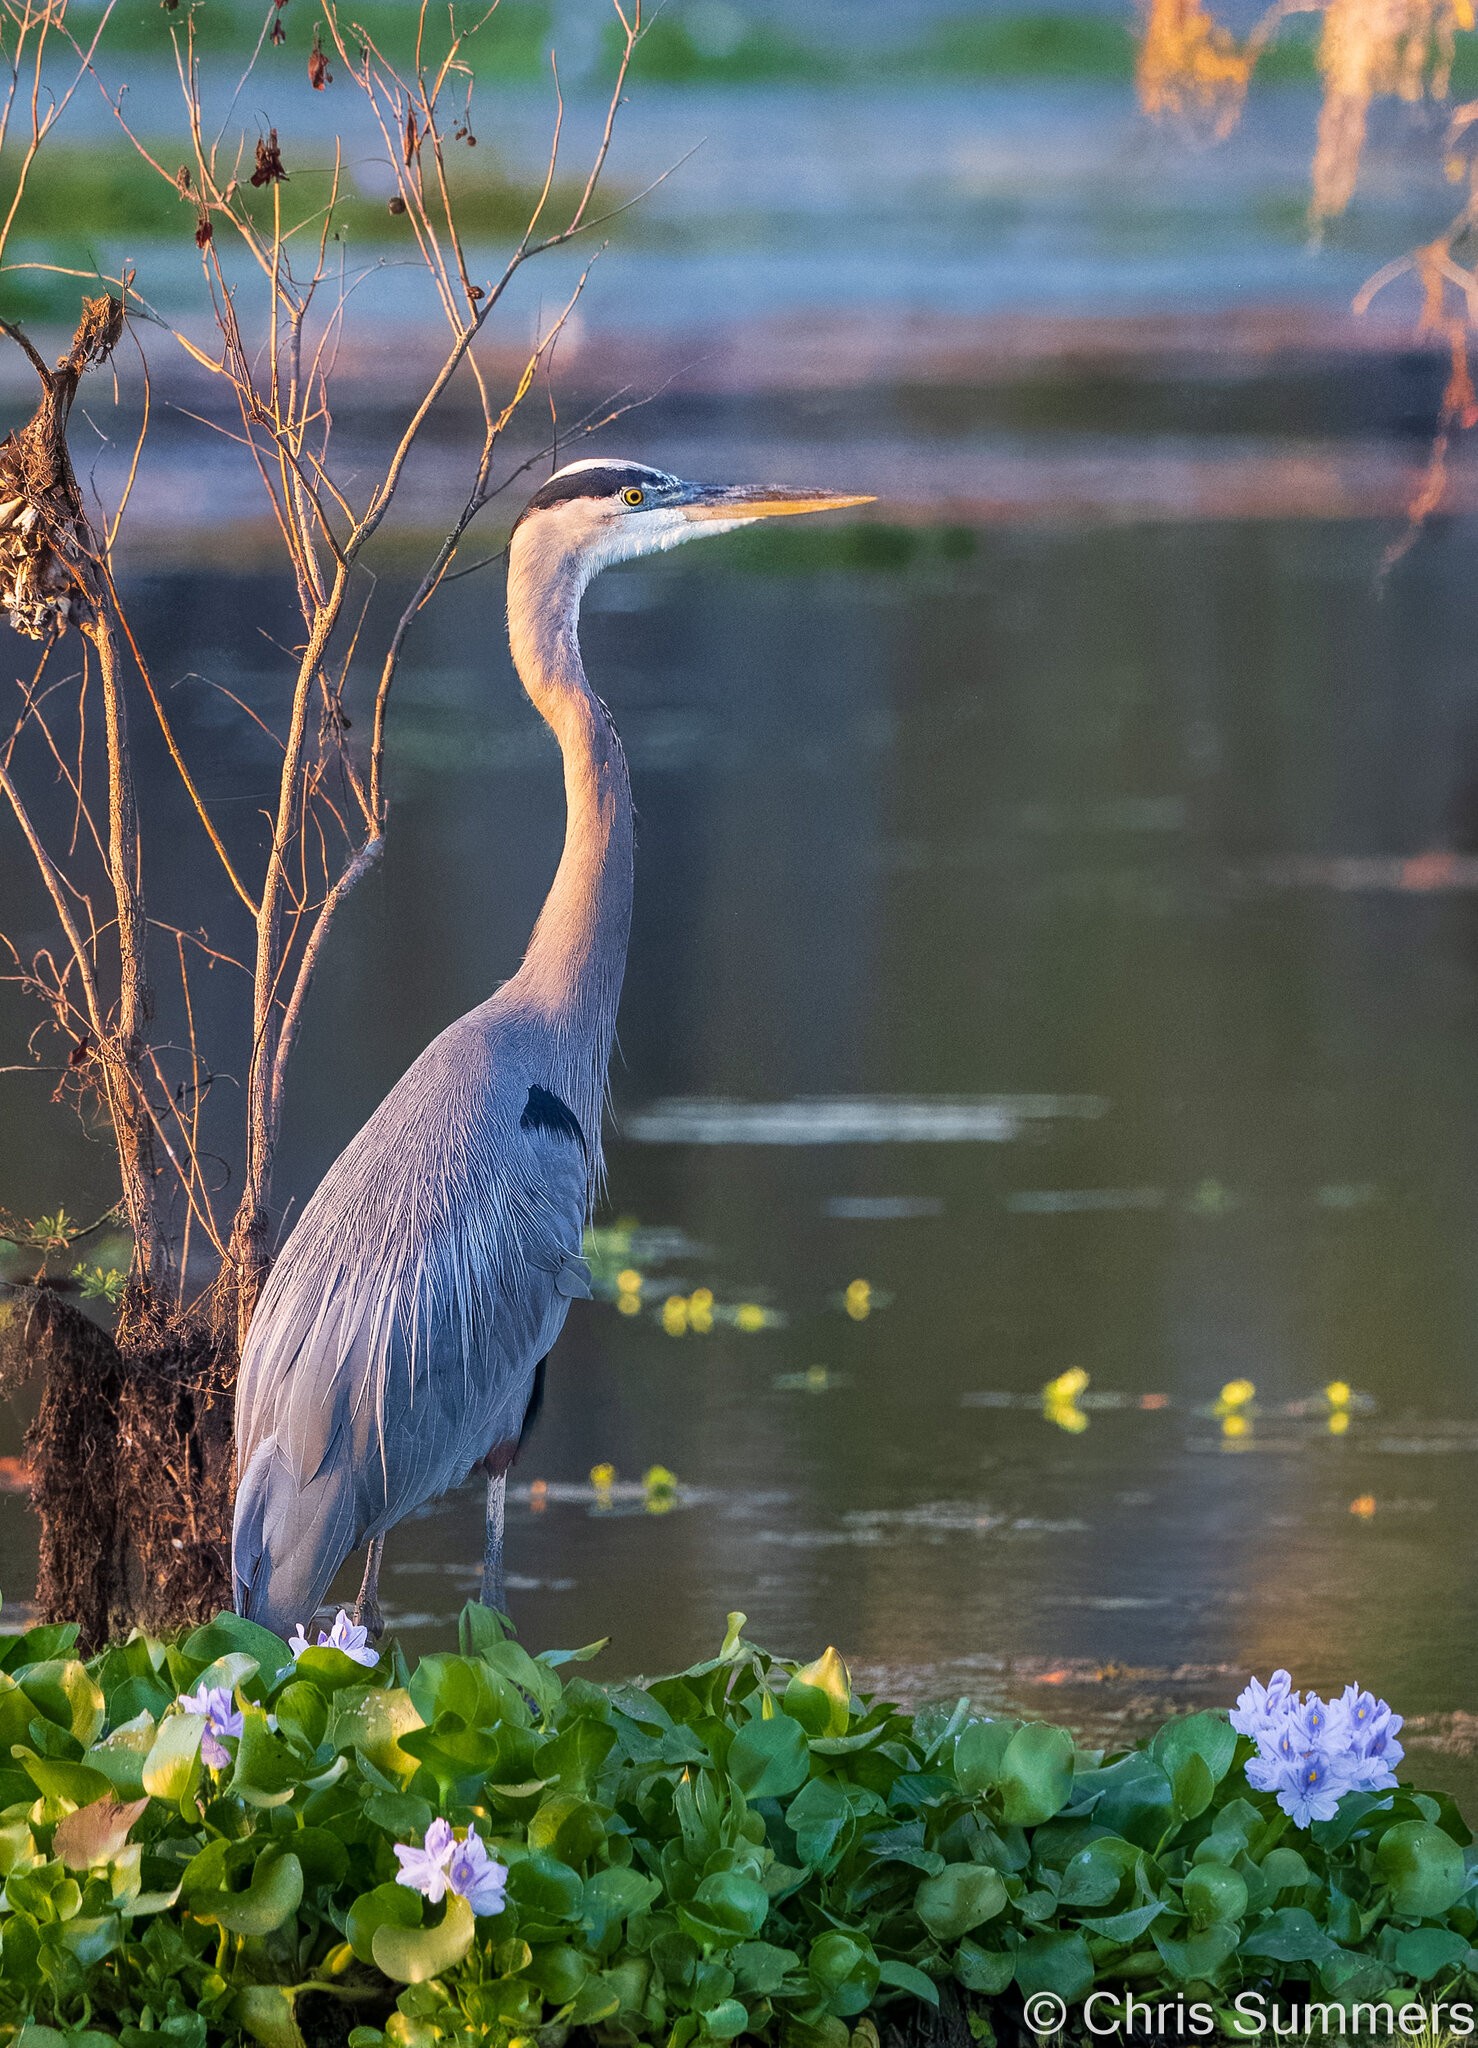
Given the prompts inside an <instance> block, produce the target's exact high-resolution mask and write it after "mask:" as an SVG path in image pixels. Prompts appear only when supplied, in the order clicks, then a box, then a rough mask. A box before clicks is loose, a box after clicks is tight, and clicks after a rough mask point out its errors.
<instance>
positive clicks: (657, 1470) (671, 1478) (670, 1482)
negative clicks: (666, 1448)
mask: <svg viewBox="0 0 1478 2048" xmlns="http://www.w3.org/2000/svg"><path fill="white" fill-rule="evenodd" d="M641 1483H642V1491H643V1493H644V1494H645V1495H646V1510H647V1513H648V1514H649V1515H668V1514H671V1512H672V1510H673V1509H674V1508H675V1507H676V1506H677V1474H676V1473H675V1472H669V1471H668V1469H667V1467H666V1466H665V1465H649V1466H648V1467H647V1469H646V1471H645V1472H643V1474H642V1476H641Z"/></svg>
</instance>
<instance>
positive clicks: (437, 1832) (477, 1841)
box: [395, 1820, 508, 1918]
mask: <svg viewBox="0 0 1478 2048" xmlns="http://www.w3.org/2000/svg"><path fill="white" fill-rule="evenodd" d="M395 1854H396V1856H397V1857H398V1858H399V1860H400V1870H399V1872H398V1873H397V1876H396V1879H395V1882H396V1883H397V1884H404V1885H409V1886H410V1888H411V1890H412V1891H417V1892H420V1894H421V1896H422V1897H423V1898H426V1899H429V1900H430V1901H431V1903H432V1905H433V1906H434V1905H435V1904H436V1902H437V1901H438V1899H442V1898H445V1896H446V1894H447V1893H448V1892H455V1893H456V1895H457V1897H458V1898H459V1899H465V1900H466V1901H467V1903H468V1905H469V1906H470V1907H471V1908H472V1910H473V1912H474V1913H476V1914H478V1915H479V1916H481V1917H483V1918H489V1917H491V1915H493V1914H494V1913H501V1912H502V1910H503V1898H504V1892H505V1890H506V1888H507V1884H508V1868H507V1865H506V1864H503V1863H499V1862H498V1861H497V1859H496V1857H493V1856H491V1855H489V1853H488V1846H487V1843H486V1842H484V1840H483V1839H482V1836H481V1835H480V1834H478V1832H477V1830H476V1829H475V1828H468V1830H467V1833H466V1835H465V1837H463V1838H462V1839H461V1840H460V1841H459V1840H458V1838H457V1836H456V1834H455V1833H454V1832H453V1830H452V1826H451V1823H450V1822H449V1821H444V1820H434V1821H432V1823H431V1825H430V1827H429V1828H427V1830H426V1839H425V1842H424V1845H423V1846H422V1847H421V1848H419V1849H416V1848H412V1847H408V1846H407V1845H406V1844H404V1843H400V1842H397V1844H396V1846H395Z"/></svg>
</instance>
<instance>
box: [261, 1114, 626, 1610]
mask: <svg viewBox="0 0 1478 2048" xmlns="http://www.w3.org/2000/svg"><path fill="white" fill-rule="evenodd" d="M540 1096H542V1097H543V1098H544V1099H543V1100H542V1101H540V1100H539V1099H538V1097H540ZM529 1097H530V1100H531V1101H532V1102H533V1103H534V1108H535V1113H534V1114H533V1115H532V1116H531V1117H530V1118H529V1119H528V1121H527V1122H525V1121H524V1120H523V1117H522V1115H521V1116H520V1118H519V1119H518V1121H517V1122H515V1120H514V1118H513V1116H512V1115H511V1114H509V1113H507V1112H506V1111H505V1112H503V1113H502V1114H501V1115H500V1114H499V1106H498V1104H497V1102H496V1100H493V1101H491V1102H490V1101H489V1099H488V1097H487V1096H486V1095H484V1096H483V1097H482V1099H481V1100H478V1101H475V1102H472V1103H468V1102H467V1101H466V1099H465V1097H464V1098H463V1101H462V1103H461V1109H462V1111H463V1112H464V1113H463V1114H461V1115H457V1116H453V1117H450V1118H448V1119H445V1120H444V1121H442V1120H439V1121H441V1128H440V1129H439V1130H437V1131H436V1133H435V1142H434V1143H427V1142H425V1139H426V1137H427V1135H428V1134H427V1133H425V1132H422V1133H421V1134H420V1138H421V1142H416V1141H415V1134H413V1133H412V1134H407V1133H406V1132H405V1131H404V1130H402V1131H401V1133H400V1138H401V1142H400V1144H399V1146H398V1148H397V1150H396V1152H395V1153H394V1154H393V1155H392V1156H389V1157H387V1155H386V1154H385V1152H384V1149H383V1147H377V1146H373V1145H369V1144H367V1143H366V1142H365V1141H367V1140H368V1139H370V1137H371V1135H372V1131H373V1125H374V1122H375V1121H376V1120H375V1119H372V1120H371V1124H370V1125H367V1126H366V1128H365V1131H364V1132H362V1133H361V1134H360V1137H359V1138H358V1139H356V1140H355V1141H354V1144H353V1145H351V1146H350V1148H349V1149H348V1151H346V1153H345V1154H344V1155H342V1157H341V1159H340V1160H339V1161H338V1162H336V1164H335V1166H334V1167H333V1168H332V1169H330V1173H329V1174H328V1175H327V1176H326V1177H325V1180H324V1183H323V1184H322V1186H321V1187H320V1188H319V1190H318V1192H317V1193H316V1194H315V1196H314V1197H313V1200H312V1201H311V1202H310V1203H309V1205H308V1207H307V1209H305V1211H304V1214H303V1216H302V1218H301V1220H300V1222H299V1225H298V1227H297V1229H296V1230H295V1231H294V1232H293V1234H292V1236H291V1238H290V1239H289V1241H288V1244H287V1245H286V1247H285V1248H284V1251H283V1253H282V1256H281V1257H280V1259H279V1261H278V1264H277V1266H276V1267H275V1268H274V1271H273V1274H272V1276H271V1279H270V1281H269V1284H268V1287H267V1290H266V1291H265V1292H264V1295H263V1298H262V1302H261V1305H260V1307H259V1309H258V1312H257V1315H256V1317H255V1318H254V1320H253V1324H252V1329H251V1333H250V1338H249V1340H248V1345H247V1353H246V1357H245V1358H244V1360H243V1370H242V1390H241V1392H242V1400H241V1410H240V1417H239V1429H238V1457H239V1469H240V1471H241V1475H242V1479H241V1495H240V1500H239V1502H238V1513H237V1539H236V1545H235V1553H236V1556H235V1563H236V1574H237V1578H238V1584H239V1586H240V1587H241V1588H243V1589H246V1593H245V1597H246V1599H247V1601H248V1603H249V1606H250V1611H251V1612H252V1613H253V1614H257V1615H259V1616H262V1617H265V1616H267V1615H269V1614H270V1615H271V1616H273V1617H279V1616H281V1615H283V1614H285V1615H286V1616H287V1618H288V1620H295V1619H299V1618H306V1614H307V1613H308V1612H310V1611H311V1609H312V1608H313V1607H314V1606H316V1605H317V1604H318V1602H319V1600H321V1598H322V1595H323V1592H324V1591H325V1590H326V1588H327V1585H328V1582H329V1580H330V1579H331V1578H332V1576H333V1573H334V1571H335V1570H336V1569H337V1567H338V1565H339V1564H340V1563H341V1562H342V1560H343V1558H344V1557H345V1556H346V1555H347V1554H348V1552H349V1551H350V1550H352V1549H354V1548H355V1547H357V1545H358V1544H359V1543H361V1542H363V1541H364V1540H365V1538H366V1537H368V1536H372V1535H376V1534H380V1533H383V1531H384V1530H386V1529H387V1528H390V1527H392V1526H393V1525H394V1524H395V1523H396V1522H397V1521H399V1520H401V1519H402V1518H403V1516H405V1515H406V1514H408V1513H410V1512H411V1511H412V1510H413V1509H414V1508H416V1507H418V1506H419V1505H420V1504H421V1503H422V1502H424V1501H427V1500H430V1499H432V1498H434V1497H435V1496H436V1495H437V1494H439V1493H442V1492H444V1491H445V1490H446V1489H447V1487H449V1486H451V1485H454V1484H456V1483H457V1482H458V1481H459V1480H460V1479H462V1478H463V1477H465V1475H466V1473H467V1472H468V1471H469V1469H470V1468H471V1467H472V1466H473V1465H475V1464H476V1463H477V1462H478V1461H479V1460H480V1459H481V1458H483V1457H484V1456H485V1455H486V1454H487V1453H488V1451H489V1450H490V1449H491V1448H493V1447H494V1446H495V1445H498V1444H505V1443H513V1442H516V1440H517V1437H518V1434H519V1430H520V1427H521V1424H522V1420H523V1413H524V1410H525V1408H526V1407H527V1404H528V1399H529V1394H530V1390H531V1387H532V1383H533V1375H534V1371H535V1368H536V1367H537V1365H538V1362H539V1360H540V1359H541V1358H543V1357H544V1356H545V1354H546V1353H547V1352H548V1350H549V1348H550V1346H551V1345H552V1344H553V1342H554V1340H555V1338H556V1337H557V1336H558V1334H559V1330H560V1328H561V1327H562V1325H563V1322H564V1318H565V1315H566V1313H567V1310H568V1306H569V1299H570V1297H571V1296H572V1295H574V1294H578V1293H582V1292H584V1293H588V1291H589V1281H588V1269H587V1268H586V1267H585V1266H584V1263H583V1260H582V1259H581V1257H580V1240H581V1235H582V1231H583V1223H584V1214H585V1200H586V1187H587V1175H586V1167H585V1156H584V1143H583V1137H582V1136H581V1134H580V1132H579V1128H578V1125H574V1128H573V1130H572V1129H570V1128H569V1127H568V1124H573V1121H574V1120H573V1118H572V1117H571V1116H570V1113H569V1112H568V1111H567V1110H565V1109H564V1106H563V1104H561V1103H560V1102H559V1100H558V1097H557V1096H555V1095H554V1094H553V1092H552V1091H545V1090H539V1091H537V1095H536V1091H535V1090H534V1089H532V1088H531V1089H530V1090H529ZM510 1108H511V1105H510ZM527 1108H528V1105H527V1104H526V1105H525V1111H527ZM561 1112H562V1114H561ZM566 1119H568V1124H567V1122H566ZM362 1153H364V1154H368V1155H369V1156H370V1157H371V1158H372V1159H373V1161H374V1169H375V1170H374V1172H373V1173H372V1174H366V1173H365V1172H363V1171H362V1170H361V1169H362V1167H363V1164H364V1160H363V1158H362V1157H361V1156H359V1155H361V1154H362ZM269 1587H270V1588H271V1589H272V1590H271V1591H270V1592H269V1590H268V1588H269ZM315 1588H316V1589H317V1590H316V1591H315ZM251 1589H255V1590H254V1591H253V1590H251ZM279 1595H280V1596H281V1599H279ZM310 1595H311V1596H312V1597H310ZM288 1601H290V1603H291V1604H289V1605H287V1606H284V1605H283V1604H282V1602H288Z"/></svg>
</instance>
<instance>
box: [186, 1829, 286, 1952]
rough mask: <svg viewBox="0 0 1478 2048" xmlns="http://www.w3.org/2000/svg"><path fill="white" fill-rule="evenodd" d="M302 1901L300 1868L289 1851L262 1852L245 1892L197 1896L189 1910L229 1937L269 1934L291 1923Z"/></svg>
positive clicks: (208, 1893)
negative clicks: (222, 1930) (220, 1928)
mask: <svg viewBox="0 0 1478 2048" xmlns="http://www.w3.org/2000/svg"><path fill="white" fill-rule="evenodd" d="M302 1900H303V1868H302V1865H301V1864H300V1863H299V1862H298V1859H297V1857H296V1856H294V1855H293V1854H292V1852H291V1851H290V1850H287V1849H280V1848H278V1847H276V1846H272V1847H268V1848H266V1849H264V1850H263V1851H262V1853H261V1855H260V1856H258V1858H257V1860H256V1862H255V1863H254V1864H253V1865H252V1870H251V1880H250V1882H249V1883H248V1885H247V1886H246V1888H245V1890H244V1891H239V1892H236V1891H216V1892H197V1893H196V1894H195V1895H194V1897H193V1898H192V1899H191V1902H190V1904H191V1910H192V1911H193V1912H194V1913H196V1914H197V1915H198V1916H199V1918H200V1919H202V1920H218V1921H219V1922H220V1924H221V1926H222V1927H224V1928H226V1929H227V1930H228V1931H229V1932H230V1933H232V1934H246V1935H261V1934H272V1933H275V1932H276V1930H277V1929H278V1928H279V1927H281V1926H283V1925H285V1924H286V1922H287V1921H288V1920H290V1919H291V1918H292V1916H293V1914H294V1913H296V1911H297V1910H298V1907H299V1906H300V1905H301V1904H302Z"/></svg>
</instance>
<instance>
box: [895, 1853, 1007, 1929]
mask: <svg viewBox="0 0 1478 2048" xmlns="http://www.w3.org/2000/svg"><path fill="white" fill-rule="evenodd" d="M1005 1903H1006V1886H1005V1882H1004V1880H1003V1879H1002V1877H1001V1874H1000V1872H999V1871H998V1870H992V1869H991V1868H990V1866H989V1864H986V1863H948V1864H946V1865H945V1867H944V1869H943V1870H941V1871H940V1873H939V1875H938V1876H937V1877H926V1878H925V1879H924V1880H923V1882H922V1883H921V1884H920V1886H919V1888H918V1890H917V1891H916V1892H915V1893H914V1910H915V1911H916V1912H917V1914H918V1916H919V1918H920V1919H921V1920H922V1921H923V1923H924V1925H925V1926H926V1927H927V1928H928V1930H929V1932H930V1933H931V1934H932V1935H933V1936H934V1937H935V1938H936V1940H939V1941H955V1940H957V1939H958V1938H959V1936H960V1935H962V1934H969V1933H970V1932H971V1930H972V1929H973V1928H976V1927H980V1926H982V1925H983V1924H984V1923H985V1921H987V1920H993V1919H994V1918H995V1916H996V1914H997V1913H999V1912H1000V1911H1001V1910H1002V1908H1003V1907H1004V1906H1005Z"/></svg>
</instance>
